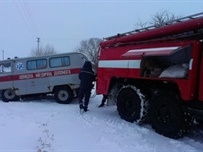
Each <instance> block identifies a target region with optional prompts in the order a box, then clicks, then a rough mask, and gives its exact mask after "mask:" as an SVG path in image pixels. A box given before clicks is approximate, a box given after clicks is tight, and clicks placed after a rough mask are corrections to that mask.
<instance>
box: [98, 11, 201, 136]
mask: <svg viewBox="0 0 203 152" xmlns="http://www.w3.org/2000/svg"><path fill="white" fill-rule="evenodd" d="M97 76H98V78H97V85H96V87H97V88H96V92H97V94H105V95H108V100H114V101H115V103H116V106H117V110H118V113H119V115H120V117H121V118H122V119H124V120H126V121H129V122H136V123H137V124H142V123H143V122H145V121H146V120H148V122H150V124H151V125H152V128H153V129H154V130H155V131H156V132H157V133H159V134H162V135H164V136H167V137H170V138H180V137H183V136H184V135H185V134H186V133H187V132H188V131H189V130H190V128H191V125H192V122H194V121H193V120H199V121H200V120H201V121H202V120H203V13H198V14H194V15H191V16H187V17H184V18H180V19H177V20H174V21H172V22H170V23H165V24H164V25H163V26H160V27H156V26H151V27H147V28H142V29H137V30H134V31H131V32H127V33H123V34H117V35H115V36H112V37H108V38H106V39H104V40H103V41H102V42H101V43H100V56H99V63H98V70H97Z"/></svg>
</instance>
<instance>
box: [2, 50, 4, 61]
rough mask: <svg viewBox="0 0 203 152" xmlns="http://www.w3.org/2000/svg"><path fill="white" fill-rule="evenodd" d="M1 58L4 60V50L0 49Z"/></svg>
mask: <svg viewBox="0 0 203 152" xmlns="http://www.w3.org/2000/svg"><path fill="white" fill-rule="evenodd" d="M2 60H4V50H2Z"/></svg>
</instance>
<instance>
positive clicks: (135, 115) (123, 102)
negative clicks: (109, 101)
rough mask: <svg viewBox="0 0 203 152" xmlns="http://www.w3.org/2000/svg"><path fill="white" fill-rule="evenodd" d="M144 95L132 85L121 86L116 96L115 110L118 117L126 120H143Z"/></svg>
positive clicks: (138, 121) (137, 121)
mask: <svg viewBox="0 0 203 152" xmlns="http://www.w3.org/2000/svg"><path fill="white" fill-rule="evenodd" d="M144 102H145V101H144V96H143V95H142V93H141V92H140V91H139V90H138V89H137V88H136V87H134V86H131V85H128V86H124V87H122V88H121V89H120V90H119V92H118V96H117V110H118V114H119V115H120V117H121V118H122V119H124V120H126V121H128V122H136V123H137V124H141V123H143V122H144V119H145V118H144V116H145V115H144V110H143V109H144V108H145V106H144Z"/></svg>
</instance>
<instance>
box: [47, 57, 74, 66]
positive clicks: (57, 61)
mask: <svg viewBox="0 0 203 152" xmlns="http://www.w3.org/2000/svg"><path fill="white" fill-rule="evenodd" d="M49 65H50V67H51V68H55V67H63V66H69V65H70V57H69V56H64V57H54V58H50V59H49Z"/></svg>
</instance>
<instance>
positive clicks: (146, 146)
mask: <svg viewBox="0 0 203 152" xmlns="http://www.w3.org/2000/svg"><path fill="white" fill-rule="evenodd" d="M101 98H102V96H101V95H97V96H96V97H94V98H92V99H91V100H90V104H89V109H90V111H88V112H86V113H83V114H82V115H81V114H80V113H79V106H78V103H77V100H76V99H75V100H74V101H73V102H72V103H70V104H67V105H64V104H58V103H56V102H55V100H54V99H51V98H50V97H49V99H42V100H37V99H35V100H27V101H18V102H8V103H5V102H2V101H0V120H1V121H0V135H1V138H0V152H8V151H9V152H11V151H15V152H32V151H33V152H45V151H46V152H87V151H90V152H103V151H106V152H169V151H170V152H202V149H203V140H202V139H203V130H201V128H199V127H195V128H193V131H192V132H191V133H190V134H189V135H187V136H185V137H184V138H182V139H178V140H175V139H170V138H167V137H164V136H162V135H159V134H157V133H155V131H154V130H153V129H152V128H151V126H150V125H148V124H145V125H142V126H138V125H136V124H135V123H129V122H126V121H124V120H122V119H121V118H120V117H119V116H118V113H117V111H116V106H105V107H103V108H98V105H99V104H100V101H101Z"/></svg>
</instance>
